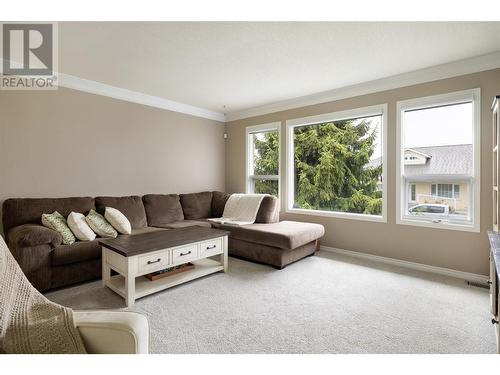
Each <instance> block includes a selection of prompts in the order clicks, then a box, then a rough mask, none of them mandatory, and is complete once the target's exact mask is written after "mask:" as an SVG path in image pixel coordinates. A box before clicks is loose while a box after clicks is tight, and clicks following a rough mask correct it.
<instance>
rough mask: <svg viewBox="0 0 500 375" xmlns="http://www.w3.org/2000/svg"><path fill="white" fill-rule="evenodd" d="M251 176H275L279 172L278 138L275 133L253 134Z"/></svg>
mask: <svg viewBox="0 0 500 375" xmlns="http://www.w3.org/2000/svg"><path fill="white" fill-rule="evenodd" d="M252 137H253V142H252V143H253V166H254V167H253V174H254V175H277V174H278V171H279V165H278V163H279V137H278V132H277V131H268V132H262V133H253V134H252Z"/></svg>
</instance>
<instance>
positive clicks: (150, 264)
mask: <svg viewBox="0 0 500 375" xmlns="http://www.w3.org/2000/svg"><path fill="white" fill-rule="evenodd" d="M168 253H169V252H168V251H161V252H157V253H154V254H148V255H143V256H140V257H139V259H138V263H137V268H138V271H139V273H143V272H145V273H149V272H155V271H159V270H162V269H164V268H167V267H168V263H169V262H168Z"/></svg>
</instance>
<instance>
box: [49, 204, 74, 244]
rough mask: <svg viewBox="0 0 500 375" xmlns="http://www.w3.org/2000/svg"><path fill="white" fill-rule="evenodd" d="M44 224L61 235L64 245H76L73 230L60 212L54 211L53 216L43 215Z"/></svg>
mask: <svg viewBox="0 0 500 375" xmlns="http://www.w3.org/2000/svg"><path fill="white" fill-rule="evenodd" d="M42 224H43V225H44V226H45V227H47V228H50V229H53V230H55V231H57V232H59V233H61V236H62V239H63V244H65V245H71V244H73V243H75V241H76V238H75V235H74V234H73V232H71V229H69V227H68V223H67V222H66V219H65V218H64V216H63V215H61V214H60V213H59V212H57V211H54V212H53V213H51V214H42Z"/></svg>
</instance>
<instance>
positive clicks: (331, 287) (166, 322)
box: [47, 252, 495, 353]
mask: <svg viewBox="0 0 500 375" xmlns="http://www.w3.org/2000/svg"><path fill="white" fill-rule="evenodd" d="M47 297H48V298H49V299H51V300H53V301H55V302H57V303H60V304H63V305H66V306H70V307H73V308H75V309H116V308H124V302H123V300H122V299H121V298H120V297H118V296H117V295H116V294H114V293H113V292H112V291H111V290H108V289H103V288H101V286H100V282H92V283H87V284H83V285H79V286H76V287H71V288H67V289H63V290H58V291H55V292H51V293H49V294H47ZM488 304H489V296H488V293H487V291H486V290H485V289H482V288H477V287H471V286H467V285H466V284H465V282H464V281H460V280H456V279H453V278H448V277H442V276H436V275H431V274H427V273H421V272H416V271H409V270H406V269H401V268H397V267H393V266H386V265H381V264H378V263H372V262H368V261H365V260H357V259H356V260H355V259H352V258H348V257H343V256H338V255H333V254H330V253H325V252H320V253H319V254H318V255H316V256H313V257H309V258H306V259H304V260H302V261H300V262H298V263H295V264H292V265H290V266H289V267H287V268H285V269H284V270H282V271H278V270H275V269H273V268H270V267H266V266H262V265H258V264H254V263H250V262H246V261H243V260H238V259H234V258H230V261H229V272H228V273H227V274H214V275H211V276H207V277H205V278H203V279H200V280H195V281H193V282H191V283H188V284H185V285H181V286H178V287H175V288H172V289H170V290H167V291H164V292H160V293H157V294H154V295H152V296H149V297H145V298H142V299H140V300H138V301H137V302H136V305H135V306H134V308H133V310H134V311H138V312H140V313H143V314H144V315H146V316H147V317H148V319H149V322H150V325H151V351H152V352H153V353H493V352H494V351H495V337H494V332H493V327H492V324H491V322H490V319H491V318H490V315H489V312H488V309H489V305H488Z"/></svg>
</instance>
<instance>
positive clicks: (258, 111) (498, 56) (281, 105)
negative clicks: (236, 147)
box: [225, 51, 500, 122]
mask: <svg viewBox="0 0 500 375" xmlns="http://www.w3.org/2000/svg"><path fill="white" fill-rule="evenodd" d="M496 68H500V51H498V52H494V53H490V54H486V55H481V56H476V57H472V58H468V59H464V60H459V61H454V62H451V63H446V64H441V65H435V66H432V67H429V68H425V69H420V70H415V71H413V72H408V73H402V74H398V75H395V76H390V77H386V78H381V79H377V80H373V81H368V82H363V83H359V84H355V85H351V86H346V87H341V88H337V89H333V90H328V91H323V92H320V93H316V94H312V95H307V96H301V97H298V98H292V99H288V100H283V101H279V102H275V103H271V104H266V105H263V106H258V107H253V108H249V109H244V110H241V111H234V112H230V113H228V114H226V116H225V120H226V122H229V121H235V120H241V119H245V118H249V117H254V116H260V115H266V114H269V113H275V112H280V111H285V110H288V109H294V108H300V107H305V106H308V105H314V104H320V103H326V102H331V101H335V100H340V99H346V98H352V97H355V96H360V95H366V94H372V93H375V92H380V91H385V90H392V89H397V88H400V87H405V86H411V85H416V84H420V83H425V82H431V81H437V80H440V79H446V78H451V77H457V76H461V75H465V74H471V73H477V72H482V71H485V70H491V69H496Z"/></svg>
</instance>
